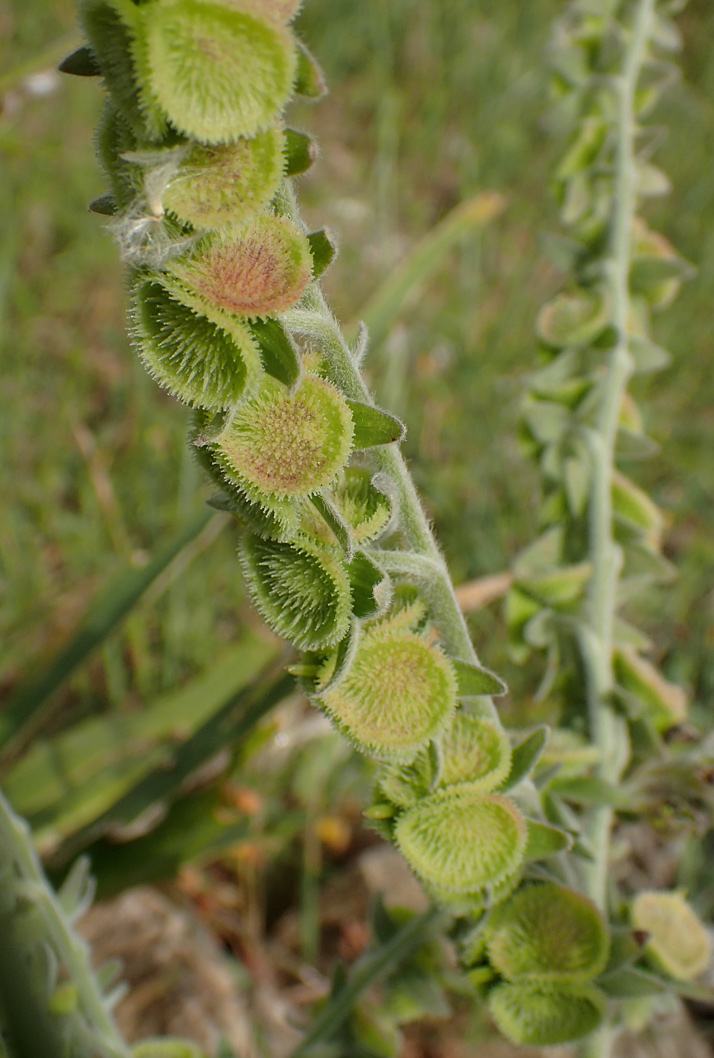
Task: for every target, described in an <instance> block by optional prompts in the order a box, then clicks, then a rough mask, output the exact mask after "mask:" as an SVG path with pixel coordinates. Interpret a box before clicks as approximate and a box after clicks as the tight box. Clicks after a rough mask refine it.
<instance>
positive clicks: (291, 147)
mask: <svg viewBox="0 0 714 1058" xmlns="http://www.w3.org/2000/svg"><path fill="white" fill-rule="evenodd" d="M283 157H284V159H285V163H284V168H283V172H284V173H285V176H299V174H300V173H306V172H307V170H308V169H309V168H310V167H311V166H312V165H313V164H314V163H315V161H316V160H317V144H316V143H315V141H314V140H313V139H312V137H311V136H308V135H307V133H305V132H298V131H297V130H296V129H285V132H284V133H283Z"/></svg>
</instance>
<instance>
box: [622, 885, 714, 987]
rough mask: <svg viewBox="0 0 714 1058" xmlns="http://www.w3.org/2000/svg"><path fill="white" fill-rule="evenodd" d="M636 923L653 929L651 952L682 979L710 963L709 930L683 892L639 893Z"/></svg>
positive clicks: (634, 912) (634, 915)
mask: <svg viewBox="0 0 714 1058" xmlns="http://www.w3.org/2000/svg"><path fill="white" fill-rule="evenodd" d="M632 925H633V926H634V927H635V929H641V930H645V931H646V932H647V933H649V940H648V941H647V947H646V951H647V954H648V955H649V956H651V958H652V960H653V962H655V963H656V964H657V965H658V966H659V967H660V968H661V969H662V970H664V971H665V973H668V974H669V975H670V976H671V977H676V978H677V980H678V981H692V980H694V978H695V977H699V975H700V974H702V973H704V971H705V970H706V969H707V967H708V966H709V963H710V961H711V957H712V952H711V943H710V940H709V934H708V933H707V931H706V929H705V928H704V926H703V924H702V923H701V921H700V920H699V919H698V918H697V916H696V915H695V913H694V911H693V910H692V908H691V907H690V906H689V904H688V903H687V901H686V900H685V899H684V897H683V896H682V895H681V893H639V894H638V895H637V896H636V897H635V899H634V901H633V903H632Z"/></svg>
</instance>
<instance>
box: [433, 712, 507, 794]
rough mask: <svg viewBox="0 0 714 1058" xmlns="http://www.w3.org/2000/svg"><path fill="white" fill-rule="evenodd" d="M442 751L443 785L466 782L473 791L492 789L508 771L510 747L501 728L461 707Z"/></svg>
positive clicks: (501, 780)
mask: <svg viewBox="0 0 714 1058" xmlns="http://www.w3.org/2000/svg"><path fill="white" fill-rule="evenodd" d="M442 748H443V754H444V765H443V768H442V772H441V781H442V783H443V784H444V785H446V786H450V785H451V784H453V783H464V782H468V783H469V784H470V785H471V786H472V787H473V789H479V790H483V791H488V790H495V789H496V787H497V786H498V785H499V784H500V783H501V782H503V780H504V779H505V778H506V776H507V775H508V773H509V771H510V769H511V746H510V743H509V741H508V738H507V737H506V734H505V732H504V731H503V729H502V728H500V727H499V726H498V724H496V723H495V722H494V721H493V720H488V719H486V718H485V717H483V716H479V715H477V714H475V713H472V712H469V711H467V709H466V708H464V707H462V708H461V709H459V710H458V712H457V713H456V716H455V717H454V722H453V724H452V725H451V728H450V729H449V732H448V734H447V736H446V738H445V739H444V741H443V744H442Z"/></svg>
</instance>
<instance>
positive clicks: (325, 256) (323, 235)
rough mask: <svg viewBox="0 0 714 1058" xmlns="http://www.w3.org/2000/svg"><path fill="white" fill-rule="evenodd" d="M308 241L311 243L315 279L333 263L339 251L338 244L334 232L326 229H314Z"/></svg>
mask: <svg viewBox="0 0 714 1058" xmlns="http://www.w3.org/2000/svg"><path fill="white" fill-rule="evenodd" d="M307 241H308V243H309V244H310V253H311V254H312V274H313V277H314V278H315V279H317V278H319V276H321V275H322V274H323V272H325V271H326V269H327V268H329V266H330V265H331V264H332V262H333V261H334V259H335V255H336V253H337V244H336V243H335V241H334V239H333V237H332V234H331V233H330V232H328V231H326V230H324V229H323V230H322V231H313V232H311V233H310V234H309V235H308V237H307Z"/></svg>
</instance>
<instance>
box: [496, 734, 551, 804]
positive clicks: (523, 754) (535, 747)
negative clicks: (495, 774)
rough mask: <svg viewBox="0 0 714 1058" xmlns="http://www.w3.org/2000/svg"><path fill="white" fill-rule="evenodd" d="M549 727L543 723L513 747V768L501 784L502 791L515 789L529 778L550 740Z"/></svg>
mask: <svg viewBox="0 0 714 1058" xmlns="http://www.w3.org/2000/svg"><path fill="white" fill-rule="evenodd" d="M548 734H549V731H548V728H547V727H546V726H545V725H543V726H542V727H537V728H536V729H535V731H534V732H533V733H532V734H530V735H529V736H528V738H526V739H524V740H523V742H520V743H519V744H518V745H517V746H515V747H514V749H513V754H512V757H511V770H510V771H509V773H508V778H507V779H506V781H505V782H504V783H503V785H502V786H501V788H500V790H501V793H507V792H508V791H509V790H513V789H514V787H516V786H518V784H519V783H521V782H523V780H524V779H527V778H528V776H529V775H530V774H531V772H532V771H533V769H534V768H535V766H536V765H537V763H538V761H539V760H540V758H541V755H542V753H543V750H544V749H545V745H546V742H547V741H548Z"/></svg>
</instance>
